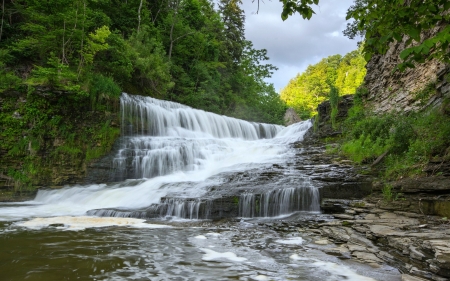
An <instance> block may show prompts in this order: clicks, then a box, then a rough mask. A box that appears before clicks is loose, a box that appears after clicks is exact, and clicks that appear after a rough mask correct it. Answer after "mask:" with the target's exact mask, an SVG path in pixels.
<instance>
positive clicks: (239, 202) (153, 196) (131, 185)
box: [0, 93, 319, 220]
mask: <svg viewBox="0 0 450 281" xmlns="http://www.w3.org/2000/svg"><path fill="white" fill-rule="evenodd" d="M121 118H122V121H121V122H122V126H121V129H122V136H121V137H120V141H119V143H118V147H119V149H118V150H117V151H116V152H114V155H115V156H114V157H113V158H114V159H113V161H112V163H111V164H112V167H113V169H112V173H114V178H115V179H117V181H118V182H115V183H110V184H93V185H86V186H67V187H65V188H63V189H59V190H39V192H38V194H37V196H36V199H35V200H33V201H31V202H30V206H31V207H30V206H16V207H10V208H6V209H5V208H3V209H2V210H0V220H9V219H20V218H27V217H29V216H30V214H33V216H43V217H46V216H58V215H61V216H67V215H69V216H80V215H85V214H88V215H96V216H115V217H138V218H158V217H179V218H185V219H205V218H221V217H224V216H228V217H237V216H238V215H239V216H242V217H266V216H278V215H280V214H286V213H290V212H295V211H299V210H309V211H317V210H318V209H319V208H318V201H319V200H318V192H317V189H316V188H315V187H313V186H311V185H310V184H303V183H302V184H300V183H299V181H298V179H299V177H298V175H297V174H295V175H281V177H282V178H285V179H287V178H289V177H290V178H289V181H286V182H284V183H280V182H278V181H273V182H268V183H265V185H264V186H262V185H261V184H260V182H258V181H262V182H263V181H265V180H267V181H270V180H271V177H272V175H275V174H277V172H274V173H266V172H267V169H272V168H273V167H281V168H280V169H282V168H283V167H285V168H286V165H287V164H286V162H287V161H288V160H289V159H291V160H292V159H294V157H295V154H296V151H295V150H293V149H292V146H291V145H290V144H291V143H292V142H295V141H301V140H302V139H303V135H304V134H305V132H306V131H307V130H308V129H309V128H310V127H311V122H310V121H305V122H300V123H297V124H294V125H291V126H289V127H283V126H279V125H271V124H262V123H254V122H247V121H244V120H239V119H235V118H230V117H226V116H221V115H218V114H213V113H209V112H205V111H202V110H197V109H193V108H190V107H188V106H184V105H181V104H178V103H174V102H169V101H162V100H157V99H154V98H150V97H141V96H132V95H128V94H125V93H124V94H122V96H121ZM271 167H272V168H271ZM274 169H275V168H274ZM283 169H284V168H283ZM246 171H252V172H251V173H247V172H246ZM284 171H285V172H286V171H287V169H285V170H284ZM242 174H246V175H251V176H250V177H245V178H240V176H239V175H242ZM300 176H301V175H300ZM303 182H307V181H303ZM255 187H258V188H259V189H258V191H255V192H254V193H250V192H247V190H256V189H255ZM217 190H220V192H217Z"/></svg>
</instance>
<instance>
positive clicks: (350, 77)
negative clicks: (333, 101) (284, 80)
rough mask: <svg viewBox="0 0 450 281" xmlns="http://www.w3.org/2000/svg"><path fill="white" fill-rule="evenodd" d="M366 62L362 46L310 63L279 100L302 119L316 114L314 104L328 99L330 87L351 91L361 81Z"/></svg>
mask: <svg viewBox="0 0 450 281" xmlns="http://www.w3.org/2000/svg"><path fill="white" fill-rule="evenodd" d="M365 65H366V62H365V60H364V58H363V56H362V54H361V49H359V50H355V51H353V52H350V53H348V54H346V55H345V56H344V57H342V56H341V55H333V56H329V57H327V58H324V59H322V60H321V61H320V62H318V63H317V64H314V65H309V66H308V67H307V69H306V70H305V72H303V73H301V74H298V75H297V76H296V77H295V78H293V79H291V80H290V81H289V84H288V85H287V86H286V87H285V88H284V89H282V90H281V93H280V94H281V99H282V100H284V101H285V102H286V104H287V105H288V106H289V107H292V108H294V110H295V111H296V112H297V113H298V114H299V116H300V117H301V118H303V119H306V118H310V117H312V116H313V115H314V114H315V113H316V108H317V106H318V105H319V104H320V103H321V102H323V101H325V100H326V99H328V98H329V95H330V92H331V90H332V89H333V90H334V91H338V93H339V95H345V94H354V93H355V92H356V89H357V88H358V87H359V86H360V85H361V84H362V82H363V80H364V76H365V75H366V69H365Z"/></svg>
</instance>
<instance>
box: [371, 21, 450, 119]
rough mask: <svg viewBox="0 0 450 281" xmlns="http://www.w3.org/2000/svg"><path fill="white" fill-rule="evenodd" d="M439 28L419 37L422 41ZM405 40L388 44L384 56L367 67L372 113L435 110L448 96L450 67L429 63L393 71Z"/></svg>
mask: <svg viewBox="0 0 450 281" xmlns="http://www.w3.org/2000/svg"><path fill="white" fill-rule="evenodd" d="M442 28H443V27H436V28H434V29H433V30H432V31H431V32H429V33H428V34H422V37H423V39H426V38H429V37H430V36H432V35H434V34H436V33H437V32H439V31H440V30H441V29H442ZM406 39H407V38H404V40H402V41H401V42H393V43H391V44H390V45H389V49H388V51H387V52H386V54H384V55H374V56H373V57H372V58H371V59H370V61H369V62H368V63H367V65H366V68H367V74H366V77H365V80H364V86H365V87H366V88H367V90H368V95H367V106H368V107H369V108H370V110H371V111H373V112H375V113H386V112H390V111H404V112H409V111H413V110H419V109H422V108H425V107H437V106H439V105H440V104H441V103H442V101H443V100H444V99H446V98H449V97H450V83H449V80H450V79H449V77H448V75H449V74H450V66H449V65H445V64H444V63H442V62H439V61H437V60H430V61H428V62H425V63H421V64H417V65H416V67H415V68H413V69H411V68H410V69H407V70H405V71H404V72H400V71H396V72H394V70H395V67H396V66H397V65H398V64H399V63H400V62H401V60H400V57H399V56H400V53H401V52H402V51H403V50H404V49H405V42H406Z"/></svg>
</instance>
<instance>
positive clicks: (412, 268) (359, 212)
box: [310, 200, 450, 281]
mask: <svg viewBox="0 0 450 281" xmlns="http://www.w3.org/2000/svg"><path fill="white" fill-rule="evenodd" d="M330 201H333V200H330ZM341 203H347V205H346V206H344V208H343V209H345V211H344V214H333V215H332V216H333V217H334V220H331V221H327V222H323V223H320V224H318V225H314V226H312V225H311V229H310V231H312V232H315V233H316V232H317V231H320V234H321V235H322V236H323V237H324V238H322V239H321V240H319V241H322V240H327V241H330V242H332V243H336V244H339V245H340V246H339V247H338V248H334V249H333V251H332V252H333V253H332V254H333V255H342V256H343V257H345V256H350V257H351V258H352V259H354V260H357V261H359V262H362V263H366V264H369V265H371V266H373V267H379V266H382V265H383V264H385V263H387V264H390V265H393V266H395V267H397V268H398V269H399V270H400V271H401V272H402V273H404V276H403V277H402V278H403V279H402V280H411V281H412V280H449V278H450V228H449V224H448V222H446V221H443V220H442V219H441V218H440V217H431V216H425V215H420V214H417V213H409V212H398V211H395V212H391V211H387V210H384V209H380V208H379V206H377V205H376V204H373V203H369V202H366V201H347V202H341ZM344 205H345V204H344ZM354 206H357V207H354Z"/></svg>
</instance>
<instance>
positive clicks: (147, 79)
mask: <svg viewBox="0 0 450 281" xmlns="http://www.w3.org/2000/svg"><path fill="white" fill-rule="evenodd" d="M218 4H219V5H218V10H215V9H214V4H213V2H211V1H209V0H183V1H180V0H168V1H165V0H160V1H146V0H129V1H119V0H114V1H104V0H100V1H86V0H49V1H44V2H43V1H37V0H32V1H6V3H5V8H4V9H3V10H2V13H3V15H4V16H5V15H8V16H9V21H8V26H5V29H4V32H2V36H1V37H0V58H1V63H2V65H1V70H0V72H1V74H2V75H1V78H0V91H9V90H14V89H18V88H20V87H22V86H21V85H27V86H31V87H34V88H36V87H40V88H41V87H42V86H44V87H47V88H52V89H54V90H64V91H66V92H67V94H69V95H73V96H76V97H77V99H81V98H83V97H86V96H90V99H91V106H92V107H93V108H95V107H96V106H97V105H99V104H100V103H102V100H105V102H106V104H108V105H107V106H113V105H114V102H113V101H112V100H113V99H116V100H117V94H116V93H117V92H119V91H117V87H120V88H121V91H126V92H129V93H134V94H141V95H148V96H152V97H156V98H161V99H168V100H172V101H177V102H181V103H185V104H187V105H190V106H193V107H196V108H200V109H204V110H210V111H213V112H216V113H220V114H226V115H230V116H240V117H241V118H244V119H248V120H253V121H260V122H276V123H281V122H282V118H281V117H279V116H281V114H280V113H281V110H282V108H284V107H283V106H280V104H282V103H283V102H282V101H281V100H280V99H279V98H277V96H276V95H273V93H271V90H270V85H269V84H267V83H266V82H264V79H265V78H267V77H270V75H271V74H272V72H273V71H274V70H276V67H274V66H272V65H270V64H264V61H266V60H268V57H267V51H266V50H264V49H263V50H256V49H254V48H253V46H252V44H251V42H249V41H247V40H246V39H245V29H244V12H243V10H242V9H241V7H240V5H241V4H242V3H241V2H240V1H235V0H221V1H220V2H219V3H218ZM13 27H14V30H13ZM97 80H99V81H97ZM253 80H254V81H253ZM30 90H32V89H31V88H30ZM109 91H112V92H113V94H109V93H108V92H109ZM121 91H120V92H121ZM268 93H269V94H268ZM268 97H270V98H268ZM116 103H117V102H116ZM106 104H105V105H106ZM93 108H92V109H93ZM255 110H256V111H258V113H257V114H255ZM264 111H268V112H273V111H277V113H276V114H272V113H270V114H264ZM274 116H277V117H276V118H275V119H274Z"/></svg>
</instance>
